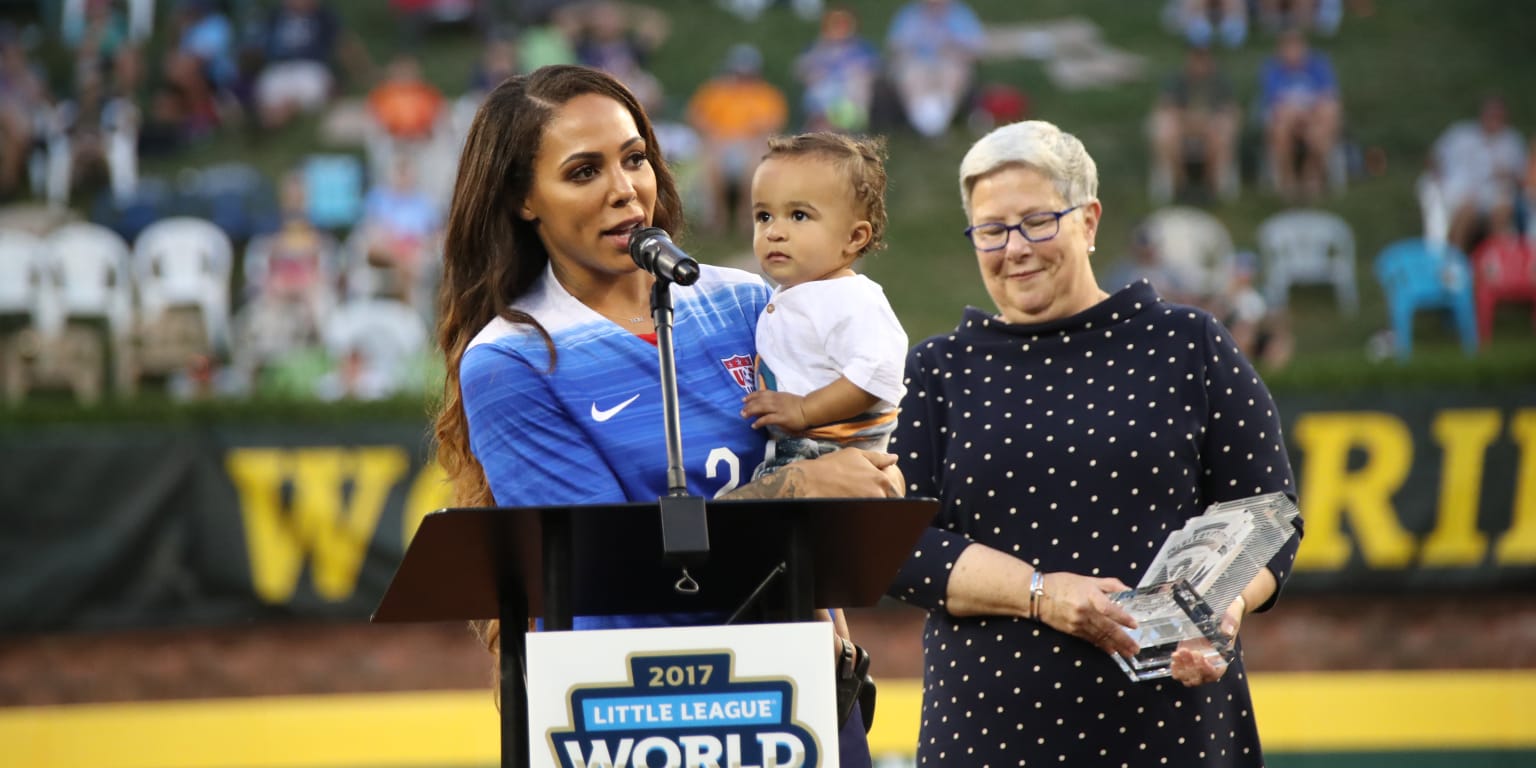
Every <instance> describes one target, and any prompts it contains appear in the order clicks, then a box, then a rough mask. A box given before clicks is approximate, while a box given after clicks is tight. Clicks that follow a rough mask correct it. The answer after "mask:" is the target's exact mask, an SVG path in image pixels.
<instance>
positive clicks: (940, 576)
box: [890, 283, 1296, 766]
mask: <svg viewBox="0 0 1536 768" xmlns="http://www.w3.org/2000/svg"><path fill="white" fill-rule="evenodd" d="M907 379H908V380H907V382H906V385H907V392H908V394H907V398H906V400H905V401H904V402H903V403H902V417H901V423H900V424H899V425H898V427H897V430H896V434H895V435H894V436H893V439H892V441H891V450H892V452H894V453H896V454H897V455H898V456H899V457H900V459H901V469H902V472H903V473H904V474H905V475H906V478H907V481H908V482H909V484H910V486H909V491H910V493H911V495H920V496H934V497H937V498H939V499H941V500H942V502H943V503H942V504H941V507H940V512H939V517H938V518H937V519H936V520H935V523H934V527H933V528H931V529H929V531H928V532H927V533H926V534H925V535H924V537H923V539H922V540H921V541H920V542H919V544H918V546H917V549H916V551H914V553H913V556H912V558H910V559H909V561H908V562H907V564H906V565H905V567H904V568H903V570H902V572H901V574H900V576H899V577H898V579H897V581H896V583H895V584H894V585H893V586H892V588H891V592H890V593H891V594H892V595H893V596H895V597H897V598H898V599H901V600H905V601H907V602H910V603H912V604H914V605H917V606H919V607H922V608H924V609H925V610H927V611H929V616H928V622H927V626H926V628H925V630H924V636H923V656H924V684H925V689H926V690H925V696H924V700H923V716H922V721H921V735H920V738H919V744H918V763H919V765H922V766H962V765H963V766H1025V765H1027V766H1035V765H1095V766H1098V765H1104V766H1119V765H1131V766H1141V765H1178V766H1254V765H1262V764H1263V757H1262V752H1261V750H1260V748H1259V740H1258V732H1257V730H1256V728H1255V726H1254V722H1253V717H1252V704H1251V701H1250V698H1249V695H1248V686H1247V680H1246V675H1245V672H1244V669H1243V666H1242V662H1241V659H1239V661H1238V662H1236V663H1235V664H1234V665H1233V666H1232V667H1231V668H1230V669H1229V670H1228V671H1227V674H1226V675H1225V676H1224V677H1223V679H1222V681H1221V682H1220V683H1217V684H1214V685H1208V686H1203V687H1200V688H1195V689H1188V688H1185V687H1183V686H1182V685H1178V684H1175V683H1169V682H1166V681H1164V682H1148V683H1132V682H1130V681H1129V680H1128V679H1127V678H1126V677H1125V675H1124V673H1122V672H1121V671H1120V670H1119V668H1118V667H1117V666H1116V665H1115V664H1114V662H1113V661H1112V660H1110V659H1109V657H1108V656H1106V655H1105V654H1104V653H1103V652H1102V651H1100V650H1098V649H1097V648H1095V647H1093V646H1091V645H1089V644H1087V643H1085V642H1082V641H1080V640H1078V639H1076V638H1074V637H1070V636H1067V635H1063V634H1061V633H1059V632H1057V631H1055V630H1053V629H1051V628H1049V627H1045V626H1043V625H1041V624H1037V623H1035V622H1032V621H1027V620H1023V619H1013V618H1001V617H989V618H975V617H972V618H959V617H955V616H950V615H949V614H948V613H947V612H946V611H945V610H944V594H945V590H946V589H947V584H948V576H949V573H950V571H951V568H952V566H953V564H954V561H955V559H956V558H957V557H959V554H960V552H961V550H963V549H964V548H965V546H966V545H968V544H970V543H971V542H979V543H981V544H985V545H987V546H990V547H993V548H995V549H998V550H1001V551H1003V552H1008V553H1011V554H1013V555H1014V556H1016V557H1020V558H1022V559H1025V560H1028V561H1029V562H1031V563H1033V564H1034V565H1036V566H1037V567H1040V568H1042V569H1044V570H1045V571H1047V572H1049V571H1071V572H1075V573H1082V574H1090V575H1099V576H1114V577H1118V578H1120V579H1121V580H1123V581H1125V582H1126V583H1128V584H1135V583H1136V582H1137V580H1139V579H1140V577H1141V569H1142V568H1144V567H1145V566H1146V565H1147V563H1148V562H1150V561H1151V559H1152V555H1153V554H1154V553H1155V552H1156V551H1157V547H1158V546H1159V545H1161V543H1162V540H1163V539H1164V538H1166V537H1167V535H1168V532H1169V531H1172V530H1175V529H1177V528H1179V527H1180V526H1181V525H1183V522H1184V520H1185V519H1187V518H1188V517H1190V516H1192V515H1195V514H1199V512H1200V511H1201V510H1203V509H1204V508H1205V507H1206V506H1207V505H1209V504H1212V503H1215V502H1217V501H1223V500H1227V499H1232V498H1238V497H1241V496H1246V495H1251V494H1256V493H1265V492H1269V491H1286V492H1293V488H1292V479H1291V471H1290V465H1289V463H1288V461H1287V460H1286V456H1285V449H1284V446H1283V444H1282V442H1281V435H1280V423H1279V417H1278V414H1277V413H1276V411H1275V407H1274V403H1273V401H1272V400H1271V398H1270V396H1269V392H1268V390H1267V389H1265V387H1264V385H1263V383H1262V382H1261V381H1260V380H1259V378H1258V376H1257V375H1256V374H1255V373H1254V372H1253V370H1252V368H1251V366H1250V365H1249V364H1248V362H1247V361H1246V360H1244V359H1243V357H1242V355H1241V354H1240V353H1239V352H1238V350H1237V349H1236V348H1235V347H1233V346H1232V343H1231V341H1230V339H1229V338H1228V337H1227V334H1226V331H1225V329H1223V328H1222V327H1221V326H1220V325H1219V324H1218V323H1217V322H1216V321H1215V320H1214V319H1212V318H1211V317H1210V316H1209V315H1208V314H1206V313H1204V312H1201V311H1199V310H1194V309H1190V308H1188V307H1181V306H1176V305H1170V304H1166V303H1163V302H1162V301H1161V300H1160V299H1158V298H1157V296H1156V294H1155V293H1154V292H1153V291H1152V289H1151V288H1150V287H1149V286H1148V285H1146V284H1145V283H1138V284H1135V285H1132V286H1130V287H1127V288H1126V289H1124V290H1122V291H1120V292H1119V293H1116V294H1115V295H1113V296H1111V297H1110V298H1109V299H1107V300H1105V301H1104V302H1102V303H1100V304H1099V305H1097V306H1095V307H1093V308H1091V309H1089V310H1088V311H1086V312H1084V313H1081V314H1079V315H1077V316H1075V317H1072V318H1067V319H1064V320H1061V321H1055V322H1051V323H1043V324H1038V325H1028V326H1020V325H1006V324H1003V323H1001V322H999V321H997V320H996V319H994V318H993V317H991V316H989V315H988V314H986V313H983V312H981V311H979V310H976V309H967V310H966V312H965V315H964V317H963V318H962V321H961V323H960V326H959V327H958V328H956V330H955V331H954V333H952V334H948V335H945V336H937V337H934V338H931V339H928V340H927V341H925V342H922V343H920V344H918V345H917V347H915V348H914V349H913V351H912V354H911V356H910V358H909V359H908V362H907ZM1295 552H1296V544H1295V541H1294V539H1293V541H1292V543H1291V544H1290V545H1288V546H1287V547H1286V548H1285V549H1284V550H1283V551H1282V552H1281V553H1280V555H1278V556H1276V558H1275V559H1274V560H1273V561H1271V563H1270V568H1271V570H1273V571H1274V572H1275V574H1276V576H1277V578H1278V579H1279V580H1280V581H1281V582H1282V583H1283V582H1284V579H1285V576H1286V575H1287V574H1288V573H1289V571H1290V565H1291V561H1292V560H1293V559H1294V557H1295Z"/></svg>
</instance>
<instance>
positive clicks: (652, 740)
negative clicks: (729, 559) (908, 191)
mask: <svg viewBox="0 0 1536 768" xmlns="http://www.w3.org/2000/svg"><path fill="white" fill-rule="evenodd" d="M527 641H528V647H527V652H528V689H527V691H528V744H529V745H530V752H531V754H530V756H529V758H530V759H529V765H530V766H534V767H535V768H538V767H540V766H542V767H544V768H556V767H559V768H641V767H642V766H651V765H666V766H677V767H678V768H706V767H707V766H725V765H729V766H740V767H741V768H747V767H748V766H753V767H755V768H837V766H838V751H837V735H838V729H837V714H836V698H837V695H836V693H835V691H834V689H833V681H832V666H833V665H832V625H831V623H829V622H823V621H810V622H796V623H789V624H753V625H748V626H702V627H676V628H660V629H626V630H596V631H584V632H538V633H533V634H530V635H528V636H527Z"/></svg>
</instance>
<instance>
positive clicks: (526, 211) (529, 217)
mask: <svg viewBox="0 0 1536 768" xmlns="http://www.w3.org/2000/svg"><path fill="white" fill-rule="evenodd" d="M517 215H518V216H519V217H520V218H522V220H523V221H528V222H534V221H538V220H539V217H538V216H535V215H534V213H533V209H532V208H529V207H528V206H526V205H525V206H523V207H522V208H521V209H520V210H518V212H517Z"/></svg>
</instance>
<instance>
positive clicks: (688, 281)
mask: <svg viewBox="0 0 1536 768" xmlns="http://www.w3.org/2000/svg"><path fill="white" fill-rule="evenodd" d="M629 257H630V258H632V259H634V260H635V263H636V264H638V265H639V266H640V268H641V269H643V270H645V271H647V272H649V273H651V274H653V275H655V276H656V279H657V280H665V281H667V282H671V283H677V284H678V285H693V284H694V283H695V282H697V281H698V279H699V263H698V262H697V261H694V260H693V257H692V256H689V255H688V254H686V253H684V252H683V249H681V248H679V247H677V244H676V243H674V242H672V238H671V237H669V236H667V232H666V230H664V229H662V228H661V227H644V228H641V229H637V230H635V231H634V233H633V234H631V235H630V236H629Z"/></svg>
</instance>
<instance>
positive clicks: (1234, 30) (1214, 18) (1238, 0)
mask: <svg viewBox="0 0 1536 768" xmlns="http://www.w3.org/2000/svg"><path fill="white" fill-rule="evenodd" d="M1174 2H1175V6H1174V12H1175V14H1176V15H1175V18H1174V25H1175V26H1176V27H1177V28H1178V29H1179V31H1180V33H1181V34H1183V35H1184V39H1185V40H1187V41H1188V42H1189V44H1190V45H1193V46H1197V47H1200V48H1207V47H1210V46H1212V45H1215V44H1216V43H1217V42H1218V41H1219V42H1220V43H1221V44H1222V45H1224V46H1226V47H1228V48H1238V47H1241V46H1242V44H1243V41H1245V40H1247V39H1248V3H1247V0H1174Z"/></svg>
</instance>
